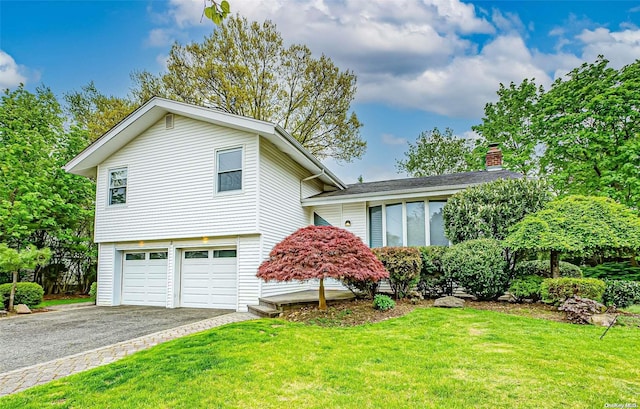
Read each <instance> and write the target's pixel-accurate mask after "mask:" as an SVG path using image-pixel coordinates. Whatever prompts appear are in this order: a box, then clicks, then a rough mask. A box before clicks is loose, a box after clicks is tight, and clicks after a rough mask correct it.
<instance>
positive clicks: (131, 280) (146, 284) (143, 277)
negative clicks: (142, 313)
mask: <svg viewBox="0 0 640 409" xmlns="http://www.w3.org/2000/svg"><path fill="white" fill-rule="evenodd" d="M122 304H124V305H151V306H158V307H164V306H166V305H167V252H166V251H148V252H125V253H124V262H123V268H122Z"/></svg>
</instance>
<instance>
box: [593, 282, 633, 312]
mask: <svg viewBox="0 0 640 409" xmlns="http://www.w3.org/2000/svg"><path fill="white" fill-rule="evenodd" d="M605 283H606V286H607V287H606V288H605V290H604V294H603V296H602V302H603V303H604V304H605V305H611V304H615V306H616V307H618V308H627V307H629V306H632V305H634V304H640V282H638V281H625V280H609V281H606V282H605Z"/></svg>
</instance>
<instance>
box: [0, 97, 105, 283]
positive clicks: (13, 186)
mask: <svg viewBox="0 0 640 409" xmlns="http://www.w3.org/2000/svg"><path fill="white" fill-rule="evenodd" d="M64 119H65V118H64V116H63V115H62V110H61V107H60V105H59V103H58V101H57V100H56V98H55V97H54V95H53V94H52V93H51V91H50V90H48V89H46V88H39V89H38V90H37V91H36V92H35V93H31V92H29V91H27V90H25V89H24V87H19V88H17V89H16V90H14V91H8V90H7V91H5V94H4V95H3V96H2V99H1V101H0V146H2V149H0V179H1V180H2V182H3V183H0V242H3V243H5V244H7V245H8V246H9V247H10V248H14V249H21V248H25V247H26V246H27V245H29V244H33V245H35V246H36V247H39V248H42V247H49V248H51V249H52V250H53V261H54V262H63V261H64V262H67V261H68V260H76V261H77V262H78V263H80V262H82V263H83V264H91V261H90V257H91V253H92V250H91V249H92V248H93V244H92V243H91V235H92V229H93V198H94V195H95V187H94V184H93V182H91V181H90V180H87V179H85V178H82V177H78V176H75V175H70V174H68V173H66V172H64V171H63V170H62V166H63V165H64V164H65V163H66V162H67V161H68V160H69V159H71V158H72V157H73V156H74V155H75V154H77V153H78V152H80V151H81V150H82V149H84V148H85V147H86V146H87V144H88V143H89V138H88V134H87V133H86V132H84V131H81V130H79V129H77V128H75V127H72V128H71V129H69V130H67V129H65V127H64V125H63V123H64ZM38 274H39V271H37V272H36V277H37V276H38Z"/></svg>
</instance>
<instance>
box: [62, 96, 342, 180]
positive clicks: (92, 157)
mask: <svg viewBox="0 0 640 409" xmlns="http://www.w3.org/2000/svg"><path fill="white" fill-rule="evenodd" d="M169 113H171V114H176V115H181V116H185V117H188V118H192V119H196V120H199V121H203V122H208V123H211V124H215V125H220V126H224V127H228V128H232V129H237V130H241V131H246V132H250V133H254V134H257V135H260V136H263V137H264V138H266V139H267V140H269V141H270V142H271V143H273V144H274V145H276V146H277V147H278V149H280V150H281V151H282V152H284V153H286V154H287V155H289V156H290V157H291V158H292V159H293V160H295V161H296V162H297V163H299V164H300V165H301V166H302V167H304V168H305V169H307V170H309V171H310V172H311V173H313V174H321V175H320V176H319V179H320V180H322V181H323V182H324V183H326V184H328V185H332V186H336V187H337V188H338V189H344V188H346V185H345V184H344V183H343V182H342V181H341V180H340V179H339V178H338V177H337V176H335V175H334V174H333V173H332V172H331V171H330V170H329V169H327V168H326V167H325V166H324V165H323V164H322V163H320V161H319V160H318V159H317V158H316V157H315V156H313V155H312V154H311V153H309V152H308V151H307V150H306V149H305V148H304V147H303V146H302V145H300V143H299V142H298V141H297V140H296V139H295V138H294V137H293V136H291V135H290V134H289V133H287V132H286V131H285V130H284V129H282V128H281V127H279V126H277V125H274V124H272V123H270V122H266V121H259V120H256V119H252V118H248V117H244V116H239V115H234V114H229V113H226V112H222V111H218V110H215V109H211V108H205V107H201V106H197V105H192V104H187V103H183V102H178V101H172V100H169V99H164V98H159V97H154V98H152V99H150V100H149V101H148V102H147V103H145V104H144V105H142V106H141V107H140V108H138V109H136V110H135V111H134V112H132V113H131V114H130V115H129V116H127V117H126V118H125V119H123V120H122V121H121V122H120V123H118V124H117V125H116V126H114V127H113V128H111V129H110V130H109V131H108V132H107V133H105V134H104V135H103V136H101V137H100V138H98V139H97V140H96V141H95V142H93V143H92V144H91V145H89V146H88V147H87V148H86V149H85V150H83V151H82V152H80V153H79V154H78V155H77V156H76V157H75V158H73V159H71V160H70V161H69V163H67V164H66V165H65V166H64V170H66V171H67V172H70V173H74V174H76V175H82V176H87V177H94V176H95V174H96V167H97V166H98V165H99V164H100V163H102V162H104V161H105V160H106V159H107V158H108V157H109V156H111V155H113V154H114V153H116V152H117V151H118V150H120V149H121V148H123V147H124V146H125V145H126V144H128V143H129V142H131V141H132V140H133V139H134V138H136V137H137V136H138V135H140V134H141V133H142V132H144V131H145V130H146V129H148V128H149V127H150V126H151V125H153V124H155V123H156V122H158V121H159V120H160V119H162V118H163V117H164V116H165V115H166V114H169Z"/></svg>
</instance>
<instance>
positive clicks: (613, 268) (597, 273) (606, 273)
mask: <svg viewBox="0 0 640 409" xmlns="http://www.w3.org/2000/svg"><path fill="white" fill-rule="evenodd" d="M582 272H583V273H584V276H585V277H590V278H599V279H600V280H626V281H640V267H634V266H632V265H631V263H629V262H628V261H627V262H624V263H602V264H598V265H597V266H595V267H582Z"/></svg>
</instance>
